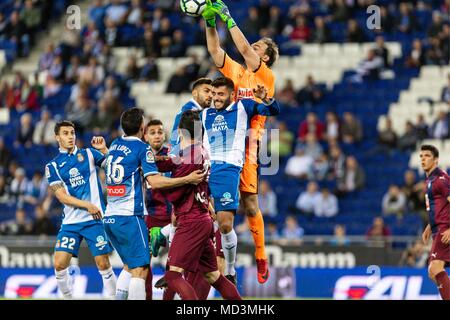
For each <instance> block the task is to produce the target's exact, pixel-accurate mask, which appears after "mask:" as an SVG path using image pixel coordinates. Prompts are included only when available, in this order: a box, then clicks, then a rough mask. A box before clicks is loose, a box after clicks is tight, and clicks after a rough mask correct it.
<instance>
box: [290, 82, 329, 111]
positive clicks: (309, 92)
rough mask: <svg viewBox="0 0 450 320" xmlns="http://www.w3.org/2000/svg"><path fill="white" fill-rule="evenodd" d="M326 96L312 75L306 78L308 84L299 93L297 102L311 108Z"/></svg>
mask: <svg viewBox="0 0 450 320" xmlns="http://www.w3.org/2000/svg"><path fill="white" fill-rule="evenodd" d="M323 95H324V92H323V91H322V89H321V88H320V87H319V86H318V85H317V84H316V82H315V81H314V78H313V77H312V75H308V76H307V77H306V84H305V86H304V87H303V88H301V89H300V90H299V92H297V95H296V100H297V103H298V104H299V105H300V106H303V105H305V106H306V107H308V108H310V107H311V105H312V104H316V103H318V102H320V100H321V99H322V97H323Z"/></svg>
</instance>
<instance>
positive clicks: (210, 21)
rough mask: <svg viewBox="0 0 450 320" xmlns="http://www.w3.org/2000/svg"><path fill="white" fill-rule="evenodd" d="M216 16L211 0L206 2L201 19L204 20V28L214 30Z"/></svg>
mask: <svg viewBox="0 0 450 320" xmlns="http://www.w3.org/2000/svg"><path fill="white" fill-rule="evenodd" d="M216 14H217V11H216V10H215V9H214V7H213V4H212V3H211V0H206V8H205V9H204V10H203V12H202V17H203V19H205V22H206V27H208V28H215V27H216Z"/></svg>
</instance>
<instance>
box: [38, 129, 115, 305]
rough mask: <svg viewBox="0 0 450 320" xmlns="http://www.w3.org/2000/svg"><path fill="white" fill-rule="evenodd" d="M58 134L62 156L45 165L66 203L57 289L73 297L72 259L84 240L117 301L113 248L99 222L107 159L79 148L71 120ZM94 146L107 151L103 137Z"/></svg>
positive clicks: (59, 243)
mask: <svg viewBox="0 0 450 320" xmlns="http://www.w3.org/2000/svg"><path fill="white" fill-rule="evenodd" d="M55 135H56V141H57V142H58V144H59V154H58V155H57V156H56V157H55V158H54V159H53V160H51V161H50V162H49V163H48V164H47V165H46V167H45V175H46V178H47V180H48V182H49V184H50V187H51V189H52V190H53V192H54V193H55V196H56V197H57V198H58V200H59V201H60V202H61V203H62V204H64V213H63V215H62V225H61V229H60V230H59V232H58V236H57V242H56V246H55V256H54V264H55V275H56V280H57V284H58V288H59V290H60V292H61V293H62V294H63V297H64V298H65V299H70V298H72V288H71V282H72V281H71V278H70V275H69V273H68V269H69V265H70V260H71V258H72V256H74V257H77V256H78V249H79V248H80V244H81V241H82V240H83V239H85V240H86V242H87V244H88V246H89V249H90V251H91V252H92V254H93V256H94V257H95V262H96V264H97V267H98V269H99V272H100V274H101V276H102V278H103V286H104V289H105V290H104V292H105V295H106V297H107V298H114V296H115V291H116V276H115V275H114V272H113V271H112V268H111V265H110V263H109V258H108V253H110V252H111V251H112V248H111V246H110V243H109V241H108V237H107V236H106V233H105V229H104V227H103V223H102V221H101V220H100V219H101V215H102V213H103V212H104V211H105V203H104V200H103V198H102V191H101V186H100V182H99V179H98V176H97V167H100V166H101V165H102V164H103V162H104V160H105V157H104V156H103V154H101V153H100V152H99V151H97V150H95V149H92V148H87V149H79V148H77V146H76V145H75V142H76V136H75V125H74V124H73V123H72V122H70V121H61V122H59V123H57V124H56V126H55ZM93 146H94V147H96V148H98V149H103V150H104V149H106V145H105V141H104V140H103V138H96V137H94V139H93Z"/></svg>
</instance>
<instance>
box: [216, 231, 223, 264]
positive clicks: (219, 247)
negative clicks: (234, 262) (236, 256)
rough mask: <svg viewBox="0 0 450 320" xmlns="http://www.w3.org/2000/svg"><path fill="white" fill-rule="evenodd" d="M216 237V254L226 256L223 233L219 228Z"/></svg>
mask: <svg viewBox="0 0 450 320" xmlns="http://www.w3.org/2000/svg"><path fill="white" fill-rule="evenodd" d="M214 238H215V239H216V256H217V257H222V258H225V256H224V255H223V250H222V235H221V234H220V230H219V229H217V231H216V233H215V234H214Z"/></svg>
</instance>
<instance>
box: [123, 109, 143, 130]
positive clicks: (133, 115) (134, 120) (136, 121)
mask: <svg viewBox="0 0 450 320" xmlns="http://www.w3.org/2000/svg"><path fill="white" fill-rule="evenodd" d="M143 121H144V110H142V109H141V108H131V109H128V110H126V111H124V112H123V113H122V116H121V117H120V125H121V126H122V130H123V132H124V133H125V134H126V135H127V136H133V135H135V134H137V133H138V132H139V130H140V129H141V125H142V122H143Z"/></svg>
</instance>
